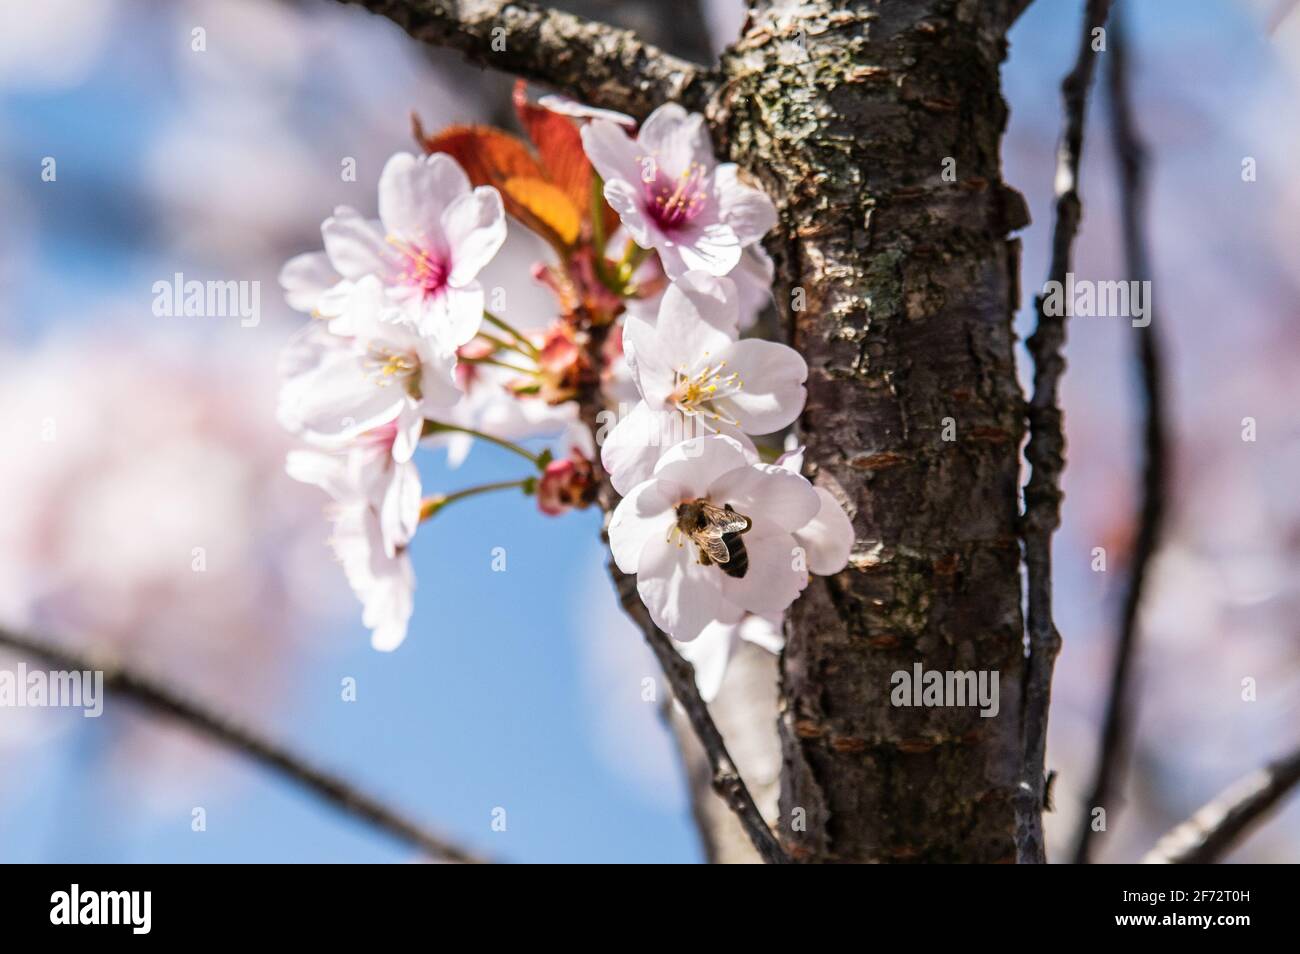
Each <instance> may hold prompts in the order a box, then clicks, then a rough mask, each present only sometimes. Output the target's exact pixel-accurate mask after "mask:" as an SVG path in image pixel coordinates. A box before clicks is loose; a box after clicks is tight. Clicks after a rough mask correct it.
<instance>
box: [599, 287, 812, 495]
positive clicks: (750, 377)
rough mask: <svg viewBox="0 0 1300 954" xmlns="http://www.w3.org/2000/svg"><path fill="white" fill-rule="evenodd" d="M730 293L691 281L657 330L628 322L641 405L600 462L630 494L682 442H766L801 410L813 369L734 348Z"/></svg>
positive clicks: (627, 347)
mask: <svg viewBox="0 0 1300 954" xmlns="http://www.w3.org/2000/svg"><path fill="white" fill-rule="evenodd" d="M737 325H738V306H737V302H736V293H735V285H734V283H733V282H732V281H731V280H730V279H727V278H713V277H712V276H709V275H707V274H704V273H702V272H688V273H687V274H686V275H684V276H683V277H682V279H681V281H678V282H674V283H673V284H672V285H671V286H670V287H669V288H668V289H667V290H666V291H665V292H664V297H663V303H662V305H661V307H660V310H659V317H658V320H657V321H656V322H655V323H654V324H653V325H652V324H650V323H649V322H647V321H644V320H643V319H640V318H637V317H634V316H630V317H628V318H627V319H626V321H625V324H624V328H623V348H624V352H625V354H626V357H627V361H628V364H629V366H630V368H631V370H632V374H633V378H634V380H635V382H636V386H637V390H638V392H639V393H640V395H641V400H640V401H639V402H638V403H637V404H635V405H634V406H633V407H632V409H631V411H630V412H629V413H628V414H627V415H625V416H624V417H623V418H622V419H621V420H620V421H619V422H618V423H617V424H616V425H615V426H614V428H613V429H612V430H610V431H609V433H607V434H606V435H605V437H604V441H603V442H602V447H601V461H602V462H603V463H604V465H605V469H606V470H607V471H608V472H609V474H610V479H611V480H612V482H613V484H614V488H615V489H616V490H618V491H619V493H626V492H627V491H628V490H629V489H631V487H633V486H634V485H636V484H638V483H640V482H641V481H643V480H645V479H646V478H648V477H649V476H650V474H651V472H652V470H653V468H654V464H655V461H656V460H657V458H658V456H659V453H660V451H661V450H662V449H663V448H664V447H667V446H671V445H672V444H675V443H677V442H678V441H680V440H682V439H683V438H692V437H700V436H703V435H704V434H707V433H725V434H729V435H731V436H732V437H735V438H737V439H738V440H740V441H741V442H742V443H746V442H747V439H746V438H745V437H744V435H745V434H770V433H772V432H774V431H778V430H780V429H781V428H783V427H786V426H787V425H789V424H790V423H792V422H793V421H794V420H795V418H797V417H798V416H799V413H800V412H801V411H802V410H803V405H804V399H805V392H804V387H803V382H804V380H805V379H806V378H807V376H808V366H807V364H806V363H805V362H804V360H803V358H802V357H801V356H800V355H799V353H798V352H797V351H795V350H794V349H793V348H789V347H787V346H785V345H783V344H778V343H776V342H773V341H764V340H761V339H757V338H746V339H743V340H741V339H739V338H738V333H739V332H738V327H737Z"/></svg>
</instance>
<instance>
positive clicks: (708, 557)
mask: <svg viewBox="0 0 1300 954" xmlns="http://www.w3.org/2000/svg"><path fill="white" fill-rule="evenodd" d="M753 525H754V522H753V521H752V520H750V519H749V518H748V517H746V516H745V515H744V514H742V513H737V512H736V511H735V510H733V509H732V508H731V504H726V505H725V506H723V507H716V506H714V505H713V504H711V503H709V502H708V501H706V500H688V501H686V502H685V503H681V504H678V505H677V529H678V530H680V531H681V532H682V533H684V534H686V536H688V537H690V538H691V539H692V540H693V541H695V545H696V546H697V547H699V549H700V563H701V564H703V565H704V566H708V565H709V564H711V563H716V564H717V565H718V569H720V570H721V571H722V572H723V573H725V574H727V576H731V577H735V578H736V579H737V580H739V579H741V578H742V577H744V575H745V574H746V573H747V572H748V571H749V554H748V553H747V552H746V551H745V541H743V540H742V539H740V535H741V534H742V533H747V532H748V531H749V528H750V527H752V526H753Z"/></svg>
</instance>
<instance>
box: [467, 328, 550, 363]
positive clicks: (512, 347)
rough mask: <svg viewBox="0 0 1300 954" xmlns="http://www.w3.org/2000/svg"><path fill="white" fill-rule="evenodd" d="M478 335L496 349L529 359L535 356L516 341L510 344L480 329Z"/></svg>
mask: <svg viewBox="0 0 1300 954" xmlns="http://www.w3.org/2000/svg"><path fill="white" fill-rule="evenodd" d="M478 337H480V338H482V339H483V340H484V341H486V342H487V343H488V344H491V345H493V346H495V347H496V349H497V350H498V351H513V352H514V353H515V354H517V355H519V356H520V357H524V358H527V359H529V360H530V361H531V360H533V358H534V357H536V356H535V355H534V354H533V353H532V352H531V351H525V350H524V349H523V348H521V347H519V345H518V343H515V344H511V343H510V342H509V341H505V340H504V339H501V338H498V337H497V336H496V335H490V334H488V333H487V332H486V331H480V332H479V333H478ZM461 360H464V359H463V358H462V359H461Z"/></svg>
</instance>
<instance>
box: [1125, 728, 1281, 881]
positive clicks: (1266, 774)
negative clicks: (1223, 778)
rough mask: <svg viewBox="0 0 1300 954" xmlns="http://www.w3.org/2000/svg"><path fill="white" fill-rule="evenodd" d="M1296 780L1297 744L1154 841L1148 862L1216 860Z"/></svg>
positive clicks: (1167, 863)
mask: <svg viewBox="0 0 1300 954" xmlns="http://www.w3.org/2000/svg"><path fill="white" fill-rule="evenodd" d="M1297 784H1300V748H1297V749H1296V750H1295V751H1294V752H1292V753H1291V754H1290V755H1288V756H1286V757H1285V758H1282V759H1279V760H1278V761H1276V762H1273V763H1271V764H1269V765H1266V766H1264V768H1262V769H1260V770H1258V771H1257V772H1253V773H1251V774H1250V775H1248V776H1247V777H1246V778H1243V779H1241V780H1239V781H1238V782H1236V783H1235V784H1233V785H1231V786H1230V787H1228V788H1227V789H1225V790H1224V791H1223V792H1221V793H1220V794H1219V795H1218V797H1216V798H1215V799H1213V800H1212V801H1210V802H1209V803H1208V804H1206V805H1204V806H1202V807H1201V808H1200V809H1199V810H1198V811H1197V812H1196V814H1195V815H1193V816H1192V817H1191V818H1189V819H1188V820H1187V821H1185V822H1183V823H1182V824H1181V825H1179V826H1178V827H1177V828H1175V829H1173V830H1172V831H1170V832H1169V833H1168V834H1167V835H1165V836H1164V837H1163V838H1161V839H1160V841H1158V842H1157V843H1156V846H1155V848H1153V849H1151V851H1150V852H1149V853H1148V854H1147V856H1146V857H1145V858H1143V859H1142V861H1143V863H1145V864H1149V865H1152V864H1154V865H1196V864H1210V863H1212V862H1215V861H1218V860H1219V859H1220V858H1222V857H1223V855H1224V854H1225V853H1226V852H1227V851H1228V850H1229V849H1230V848H1232V847H1233V845H1235V844H1236V843H1237V841H1239V840H1240V839H1241V838H1242V837H1243V836H1244V835H1245V834H1246V832H1247V831H1249V830H1250V829H1251V828H1252V827H1253V826H1254V825H1256V824H1257V823H1258V822H1260V821H1262V820H1263V818H1264V816H1265V815H1267V814H1268V813H1269V811H1271V810H1272V809H1273V808H1274V806H1276V805H1277V804H1278V803H1279V802H1280V801H1281V800H1282V799H1283V798H1284V797H1286V795H1287V794H1289V793H1290V792H1291V790H1292V789H1294V788H1295V787H1296V785H1297Z"/></svg>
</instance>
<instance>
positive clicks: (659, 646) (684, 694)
mask: <svg viewBox="0 0 1300 954" xmlns="http://www.w3.org/2000/svg"><path fill="white" fill-rule="evenodd" d="M609 574H610V577H611V578H612V579H613V580H614V587H615V589H617V590H618V598H619V602H620V603H621V604H622V605H623V609H624V611H625V612H626V613H627V614H628V616H630V617H631V618H632V621H633V622H634V623H636V625H637V627H638V628H639V629H640V630H641V633H642V634H643V635H644V636H645V640H646V642H647V643H648V644H649V645H650V649H651V650H652V651H653V652H654V654H655V658H656V659H658V660H659V665H660V666H662V667H663V670H664V675H665V676H666V677H667V679H668V684H669V685H670V686H672V690H673V695H674V696H675V697H676V698H677V701H678V702H680V703H681V706H682V709H684V710H685V712H686V718H687V719H689V720H690V723H691V728H692V729H694V730H695V736H696V738H698V739H699V741H700V745H702V746H703V747H704V751H705V754H706V755H707V756H708V759H709V765H710V766H711V767H712V769H713V790H714V791H715V792H717V793H718V794H719V795H720V796H722V798H723V800H724V801H725V802H726V803H727V804H728V805H729V806H730V807H731V810H732V811H733V812H735V813H736V817H737V818H738V819H739V820H740V823H741V825H742V826H743V827H744V829H745V834H747V835H748V836H749V840H750V841H751V842H752V843H753V845H754V850H755V851H757V852H758V854H759V856H760V857H761V858H762V859H763V860H764V861H765V862H767V863H768V864H788V863H789V861H790V859H789V858H788V857H787V856H786V853H785V851H784V850H783V849H782V848H781V845H780V843H778V842H777V840H776V836H775V835H773V834H772V830H771V829H770V828H768V827H767V822H765V821H764V820H763V815H762V813H761V812H759V810H758V806H757V805H756V804H755V803H754V797H753V795H751V794H750V792H749V789H748V788H747V787H746V785H745V782H744V779H742V778H741V777H740V772H739V770H738V769H737V768H736V764H735V762H733V761H732V760H731V755H730V754H729V753H728V752H727V744H726V743H725V742H724V741H723V740H722V733H721V732H719V731H718V727H717V725H715V724H714V722H713V716H711V715H710V714H709V707H708V704H707V703H705V701H704V700H703V699H702V698H700V691H699V688H698V687H697V686H696V685H695V668H694V667H693V666H692V665H691V664H690V663H689V662H687V661H686V660H685V659H684V658H683V657H682V654H681V653H679V652H678V651H677V650H676V649H674V648H673V641H672V639H671V637H669V636H668V635H667V634H665V633H664V632H663V631H662V630H660V629H659V627H658V626H656V625H655V624H654V621H653V620H652V619H651V618H650V613H649V612H648V611H647V610H646V608H645V605H644V604H643V603H642V602H641V597H640V596H639V595H638V594H637V591H636V579H635V577H631V576H628V575H627V574H625V573H623V572H622V571H621V570H619V568H618V567H617V566H615V565H614V563H613V561H612V560H611V561H610V564H609Z"/></svg>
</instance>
